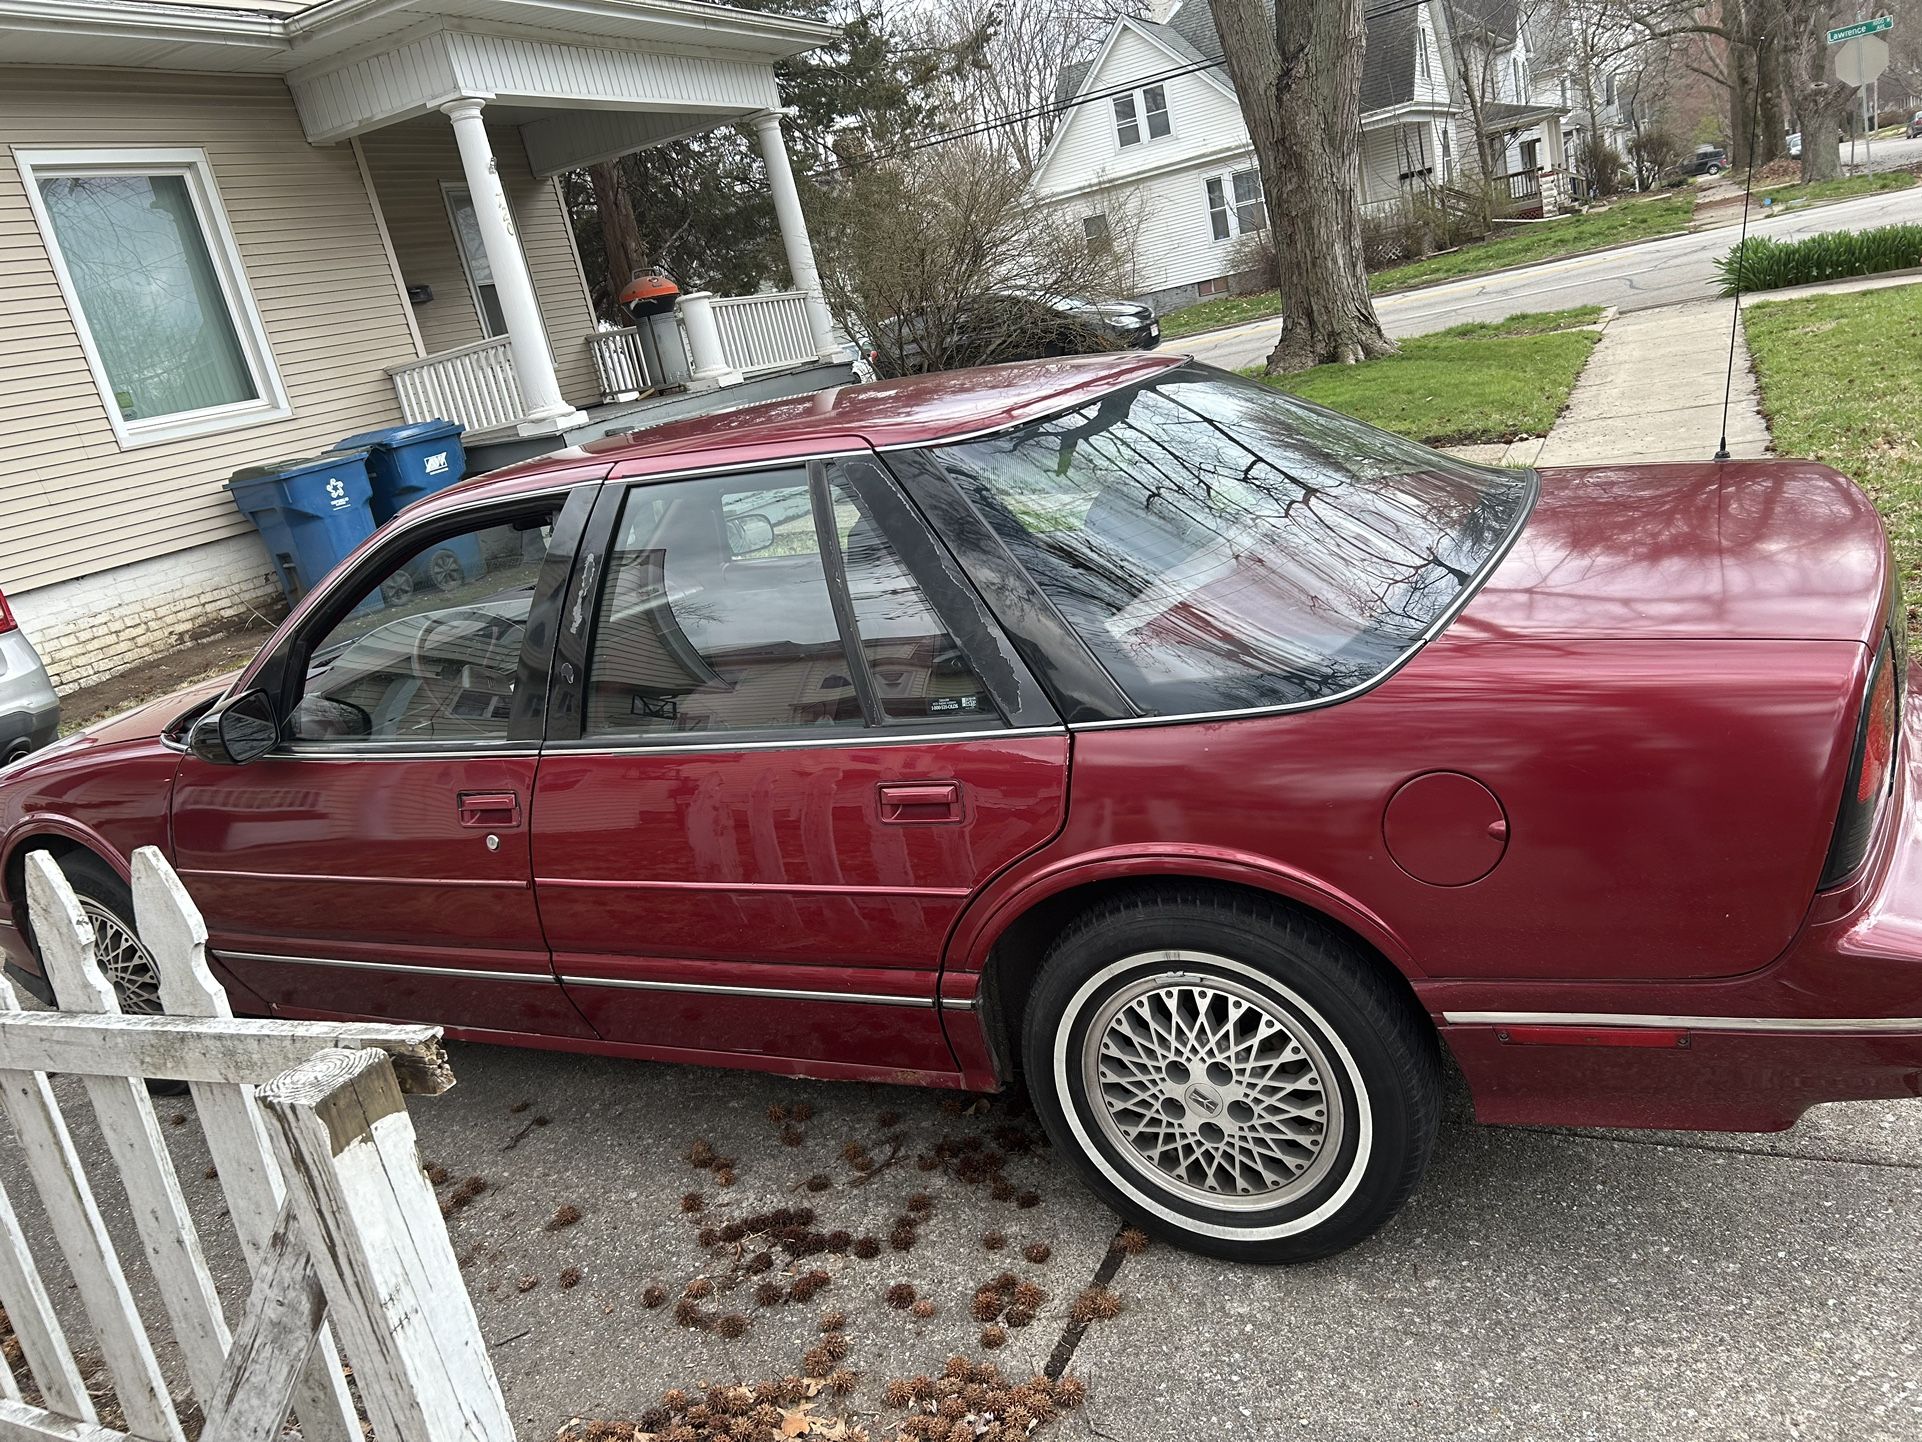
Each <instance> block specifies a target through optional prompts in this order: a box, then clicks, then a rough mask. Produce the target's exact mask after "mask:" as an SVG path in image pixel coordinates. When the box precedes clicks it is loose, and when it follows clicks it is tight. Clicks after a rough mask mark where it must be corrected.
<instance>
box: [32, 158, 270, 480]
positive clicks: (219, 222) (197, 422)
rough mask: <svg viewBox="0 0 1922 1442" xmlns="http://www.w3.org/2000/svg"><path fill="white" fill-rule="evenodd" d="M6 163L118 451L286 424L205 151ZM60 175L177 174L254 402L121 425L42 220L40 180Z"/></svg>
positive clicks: (63, 264) (109, 382) (109, 383)
mask: <svg viewBox="0 0 1922 1442" xmlns="http://www.w3.org/2000/svg"><path fill="white" fill-rule="evenodd" d="M13 158H14V163H15V164H16V165H17V166H18V167H19V170H20V179H21V182H22V183H23V184H24V185H25V186H26V189H27V206H28V208H29V209H30V210H31V211H32V212H33V220H34V224H35V225H36V226H38V227H39V229H40V239H41V242H42V244H44V245H45V247H46V250H47V257H48V259H49V260H51V261H52V263H53V273H54V277H55V279H56V280H57V281H58V282H59V284H60V294H61V296H62V298H63V299H64V300H65V301H66V303H67V313H68V315H69V316H70V317H71V318H72V320H73V328H74V330H75V331H76V332H77V333H78V335H79V337H80V349H81V351H82V352H83V353H84V354H85V355H86V357H87V368H88V369H89V370H90V371H92V372H93V383H94V387H95V388H96V389H97V390H98V391H99V392H100V403H101V405H102V407H103V408H104V409H105V410H106V413H107V423H108V424H109V425H110V426H112V427H113V435H114V440H115V441H116V442H118V443H119V445H120V448H121V449H122V450H134V449H136V448H137V447H140V446H153V445H162V444H164V443H166V442H168V441H179V440H186V439H189V438H191V437H194V436H204V435H212V434H214V433H216V432H219V431H230V430H237V429H240V428H241V427H243V426H257V425H260V424H262V423H264V422H267V421H280V420H286V419H287V418H288V417H289V416H291V415H293V413H294V409H293V406H292V405H291V404H290V403H289V402H288V399H287V388H286V386H285V385H284V384H282V382H281V378H280V370H279V368H278V367H277V366H276V365H275V364H274V357H273V351H272V349H271V347H270V346H269V344H268V340H267V328H266V326H265V324H263V323H262V321H261V318H260V308H259V307H258V306H257V305H255V303H254V297H253V292H252V290H250V289H249V288H248V285H247V272H246V268H245V266H244V265H243V263H242V261H241V258H240V247H239V246H238V245H236V244H235V243H234V233H233V231H232V229H231V228H230V227H229V226H228V224H227V208H226V206H225V205H223V204H222V203H221V199H220V190H219V188H218V187H217V186H216V185H215V184H214V168H213V162H212V161H210V160H209V159H208V158H207V152H206V151H205V150H203V149H201V148H200V147H198V146H171V147H158V146H156V147H145V146H121V147H89V148H86V149H79V150H68V149H60V150H51V149H50V150H42V149H37V148H36V149H27V148H24V147H22V148H16V149H15V150H14V152H13ZM64 175H106V176H149V175H177V176H180V177H181V178H182V179H184V180H185V181H186V182H187V194H188V196H189V197H190V198H191V200H192V202H193V207H194V218H195V219H196V220H197V221H198V222H199V223H200V236H201V239H202V241H203V242H204V243H205V244H206V247H207V255H208V258H209V259H210V260H211V261H212V262H213V268H214V276H215V278H216V280H218V282H219V284H220V294H221V299H222V300H223V301H225V302H226V306H227V318H228V320H229V321H230V322H231V323H232V324H233V328H234V334H235V336H237V337H238V338H239V341H240V349H241V353H242V355H243V356H244V357H245V358H246V362H247V369H248V372H249V375H250V378H251V379H252V381H253V383H254V391H255V398H254V399H253V400H249V401H236V402H234V403H233V404H231V405H224V406H207V407H204V408H203V409H201V410H197V411H178V412H175V413H174V414H172V415H166V416H152V417H147V418H142V419H136V420H128V419H126V418H125V417H123V416H122V415H121V414H120V406H119V403H118V402H116V401H115V400H114V386H113V379H112V377H111V376H109V375H108V374H107V367H106V364H105V362H104V361H102V360H101V358H100V350H99V348H98V347H97V346H96V345H95V344H94V339H93V331H92V330H91V329H90V328H89V326H88V324H87V316H86V312H85V311H83V310H82V309H81V307H80V291H79V288H78V287H77V286H76V285H75V284H74V281H73V276H72V274H71V273H70V272H69V271H68V270H67V260H66V257H65V256H64V255H62V254H61V252H60V241H59V238H58V237H57V236H56V235H55V234H54V229H53V219H52V217H51V216H49V215H48V214H47V209H46V204H45V201H44V200H43V198H42V197H41V194H40V182H41V180H43V179H49V178H57V177H59V176H64Z"/></svg>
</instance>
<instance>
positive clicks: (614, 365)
mask: <svg viewBox="0 0 1922 1442" xmlns="http://www.w3.org/2000/svg"><path fill="white" fill-rule="evenodd" d="M587 353H588V354H589V355H590V356H592V357H593V358H594V375H595V378H596V379H597V380H599V382H600V386H601V399H602V400H604V401H631V400H633V399H634V398H635V397H636V396H638V395H640V393H641V392H642V391H645V390H652V389H653V388H654V387H655V386H656V385H658V384H659V382H658V381H657V380H656V379H655V377H654V375H653V374H652V373H651V372H650V371H649V370H648V365H647V352H646V351H645V350H643V349H642V347H641V332H640V328H639V327H638V326H631V325H629V326H622V327H621V328H620V329H619V330H597V331H595V332H594V333H593V334H592V335H590V336H588V338H587Z"/></svg>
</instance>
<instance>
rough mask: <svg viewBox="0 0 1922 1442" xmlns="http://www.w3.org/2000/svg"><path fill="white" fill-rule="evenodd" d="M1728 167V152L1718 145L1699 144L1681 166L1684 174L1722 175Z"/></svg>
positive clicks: (1680, 169)
mask: <svg viewBox="0 0 1922 1442" xmlns="http://www.w3.org/2000/svg"><path fill="white" fill-rule="evenodd" d="M1727 169H1728V152H1727V151H1726V150H1723V149H1722V148H1721V147H1720V146H1716V145H1698V146H1696V147H1695V154H1693V155H1692V156H1690V157H1689V158H1688V159H1687V160H1685V161H1683V162H1682V164H1681V166H1680V167H1679V172H1680V173H1681V174H1682V175H1720V174H1721V173H1722V172H1723V171H1724V170H1727Z"/></svg>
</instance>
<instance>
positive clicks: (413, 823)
mask: <svg viewBox="0 0 1922 1442" xmlns="http://www.w3.org/2000/svg"><path fill="white" fill-rule="evenodd" d="M594 489H595V487H594V486H593V485H584V486H580V487H577V488H576V489H575V490H574V491H573V492H572V493H571V494H570V493H568V492H564V491H563V492H558V493H555V494H551V495H544V496H540V497H537V498H532V499H529V500H526V501H520V502H515V503H513V504H510V505H506V506H498V505H497V506H492V507H486V508H482V509H479V510H476V511H472V512H468V513H465V514H461V513H456V514H454V515H453V516H451V517H448V518H445V519H442V520H440V521H436V522H429V523H423V524H421V525H418V526H416V527H414V528H411V529H410V530H408V531H403V532H401V533H400V534H398V535H396V536H395V537H394V538H393V539H392V540H391V541H389V542H388V543H387V544H385V545H383V546H381V547H379V548H378V549H377V550H376V551H374V552H372V553H370V554H369V555H368V556H367V557H366V558H365V559H364V560H363V561H362V562H360V563H358V564H357V565H356V567H355V570H354V572H353V573H352V575H350V576H349V577H347V578H345V579H343V581H342V582H341V583H340V584H338V585H337V586H335V587H333V588H331V589H330V590H329V591H328V592H327V594H326V596H325V597H323V599H322V600H321V601H320V602H319V603H318V604H317V606H316V607H315V608H314V609H313V610H312V611H310V612H309V613H308V614H307V615H306V616H305V617H304V618H303V619H302V620H300V621H299V622H297V623H296V625H295V626H294V627H292V628H290V630H289V631H288V633H287V634H286V635H284V636H283V637H282V638H281V640H280V641H279V643H278V645H277V647H276V650H275V652H274V653H273V655H272V656H270V657H269V659H268V660H267V661H266V662H265V663H264V664H263V665H262V666H261V667H260V668H259V669H258V671H257V674H256V676H255V677H254V678H252V679H253V681H254V682H255V683H258V684H264V686H265V689H266V691H267V692H268V694H269V695H270V697H272V699H273V701H274V704H275V706H276V715H277V716H278V717H280V718H283V719H282V720H281V727H282V739H281V742H280V744H279V745H278V746H277V747H276V749H274V750H273V751H272V752H270V753H269V754H268V755H266V756H264V757H262V758H260V759H259V760H257V761H253V762H250V763H249V764H247V765H244V766H224V765H217V764H214V763H212V762H209V761H205V760H202V759H200V758H199V757H196V756H193V755H188V756H186V757H184V758H183V759H182V761H181V763H180V768H179V771H178V773H177V776H176V779H175V783H174V793H173V809H172V824H173V850H174V864H175V866H176V867H177V868H178V869H179V870H180V872H181V875H182V876H183V877H184V878H185V879H186V881H187V884H188V886H189V888H190V889H191V890H192V891H193V893H194V896H195V898H196V899H197V900H198V901H199V903H200V905H201V909H202V910H203V911H204V912H205V914H206V917H207V924H208V930H209V933H210V938H211V944H212V949H213V951H214V953H215V955H216V957H217V959H218V960H219V962H220V963H221V964H222V965H224V966H225V967H226V968H227V969H228V970H229V971H231V972H232V973H233V975H235V976H236V977H237V978H238V979H239V980H240V981H242V982H243V983H245V985H246V986H248V987H250V988H251V989H252V990H253V991H254V992H256V993H257V994H258V995H259V996H260V997H262V998H263V999H264V1000H265V1001H266V1002H268V1003H269V1004H270V1005H271V1006H272V1008H273V1011H274V1012H275V1013H276V1014H277V1015H282V1016H312V1015H342V1016H366V1017H385V1018H395V1019H401V1020H413V1021H430V1022H436V1023H441V1024H445V1025H448V1026H452V1027H458V1028H462V1029H465V1030H470V1031H479V1032H538V1033H546V1034H550V1035H557V1036H589V1035H591V1032H590V1031H589V1029H588V1027H587V1026H586V1024H585V1023H584V1022H583V1021H582V1019H581V1016H580V1014H579V1012H578V1011H577V1010H576V1009H575V1008H574V1006H573V1005H572V1004H571V1003H570V1002H569V1001H568V1000H567V997H566V995H565V993H564V992H563V991H562V990H561V988H560V986H559V984H558V982H557V981H556V979H555V977H554V973H553V968H552V967H551V965H550V964H549V960H548V954H547V947H546V942H545V939H544V938H543V936H542V934H541V928H540V917H539V914H538V912H537V911H536V909H535V905H534V893H533V887H532V884H531V883H532V877H531V871H530V864H529V848H528V829H527V821H528V804H529V802H530V800H531V799H532V795H533V787H534V773H535V767H536V765H537V762H538V758H539V745H540V734H541V726H542V715H541V712H542V709H543V707H544V702H545V695H546V685H547V675H546V672H547V666H548V657H549V654H550V651H551V646H552V641H553V633H554V626H553V617H554V616H555V615H556V614H558V611H559V609H560V592H561V590H562V589H563V588H564V586H565V585H566V581H567V575H568V570H569V567H570V565H571V562H572V559H573V550H574V544H575V542H576V540H577V539H578V537H579V534H580V531H581V527H582V525H583V524H584V522H585V520H586V518H587V516H588V515H589V514H590V513H591V511H592V503H593V491H594ZM442 549H447V550H451V551H452V552H454V553H455V554H458V555H462V556H465V557H468V558H469V560H468V561H467V562H465V563H463V565H462V567H461V570H462V575H461V578H460V580H459V582H458V584H454V585H452V586H451V588H449V589H439V588H436V587H430V586H422V585H421V584H420V583H419V582H418V581H417V580H416V579H415V577H416V575H417V574H418V573H419V572H420V571H421V567H420V564H419V562H420V561H421V559H422V558H423V557H427V556H430V555H432V554H434V553H436V552H437V551H439V550H442ZM443 574H445V573H443Z"/></svg>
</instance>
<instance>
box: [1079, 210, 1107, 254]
mask: <svg viewBox="0 0 1922 1442" xmlns="http://www.w3.org/2000/svg"><path fill="white" fill-rule="evenodd" d="M1081 234H1082V236H1083V237H1084V238H1085V239H1086V240H1087V242H1088V252H1089V254H1091V255H1106V254H1107V253H1108V252H1109V251H1111V250H1113V249H1114V237H1113V235H1111V234H1110V233H1109V230H1108V217H1107V216H1106V215H1104V214H1101V213H1099V212H1097V213H1096V214H1094V215H1084V216H1082V217H1081Z"/></svg>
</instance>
